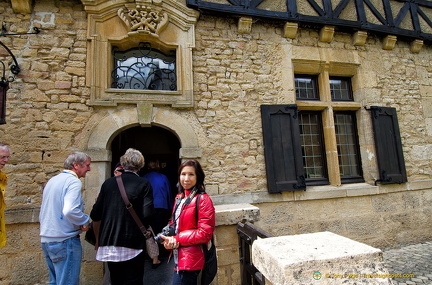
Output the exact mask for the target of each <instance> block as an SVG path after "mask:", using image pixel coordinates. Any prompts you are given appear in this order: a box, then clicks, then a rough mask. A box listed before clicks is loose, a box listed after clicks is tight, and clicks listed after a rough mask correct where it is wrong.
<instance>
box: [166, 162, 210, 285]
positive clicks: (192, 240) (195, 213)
mask: <svg viewBox="0 0 432 285" xmlns="http://www.w3.org/2000/svg"><path fill="white" fill-rule="evenodd" d="M178 173H179V184H178V188H179V194H177V196H176V198H175V204H174V208H173V213H172V217H171V219H170V224H169V225H170V227H171V230H170V232H171V233H170V234H166V235H163V234H162V235H160V237H161V239H162V240H163V245H164V247H165V248H166V249H168V250H172V251H173V255H174V262H175V264H176V267H175V268H174V270H175V273H174V276H173V285H196V284H197V280H198V275H199V273H200V271H201V270H202V268H203V267H204V262H205V258H204V253H203V250H202V247H201V245H202V244H207V243H208V242H209V241H210V240H211V238H212V235H213V232H214V229H215V208H214V206H213V202H212V200H211V198H210V196H209V195H208V194H206V192H205V186H204V178H205V174H204V171H203V169H202V167H201V165H200V163H199V162H198V161H197V160H187V161H185V162H183V163H182V164H181V165H180V167H179V172H178ZM198 197H199V199H197V198H198ZM197 200H199V202H198V205H197V204H196V203H197Z"/></svg>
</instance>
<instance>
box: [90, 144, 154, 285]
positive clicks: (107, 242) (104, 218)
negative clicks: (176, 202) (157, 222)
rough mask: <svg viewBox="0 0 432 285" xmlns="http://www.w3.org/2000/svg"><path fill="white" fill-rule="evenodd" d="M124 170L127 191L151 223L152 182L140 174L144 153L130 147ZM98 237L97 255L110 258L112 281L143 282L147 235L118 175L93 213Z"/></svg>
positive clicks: (102, 192) (118, 283)
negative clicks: (129, 206) (127, 201)
mask: <svg viewBox="0 0 432 285" xmlns="http://www.w3.org/2000/svg"><path fill="white" fill-rule="evenodd" d="M120 163H121V165H122V166H123V169H124V172H123V173H122V174H121V175H120V176H121V178H122V180H123V184H124V187H125V191H126V195H127V196H128V199H129V200H130V203H131V204H132V205H133V208H134V209H135V211H136V213H137V215H138V217H139V218H140V220H141V221H142V223H143V224H144V226H146V227H148V226H149V224H150V219H151V216H152V214H153V194H152V191H153V190H152V187H151V184H150V182H149V181H148V180H147V179H145V178H143V177H140V176H139V175H138V172H139V171H140V169H141V168H142V167H143V166H144V157H143V155H142V154H141V152H140V151H138V150H136V149H132V148H130V149H128V150H127V151H126V153H125V154H124V155H123V156H122V157H120ZM90 217H91V219H92V220H93V224H94V231H95V235H96V237H97V240H96V245H95V249H97V252H96V259H97V260H99V261H103V262H107V263H108V269H109V272H110V278H111V284H112V285H126V284H130V285H132V284H133V285H140V284H143V279H144V262H145V253H146V242H145V238H144V236H143V234H142V232H141V230H140V229H139V227H138V226H137V224H136V222H135V220H134V219H133V218H132V215H131V214H130V213H129V211H128V210H127V208H126V205H125V203H124V201H123V199H122V197H121V194H120V190H119V187H118V184H117V181H116V177H111V178H108V179H107V180H106V181H105V182H104V183H103V184H102V187H101V190H100V193H99V196H98V198H97V200H96V203H95V204H94V205H93V209H92V211H91V213H90Z"/></svg>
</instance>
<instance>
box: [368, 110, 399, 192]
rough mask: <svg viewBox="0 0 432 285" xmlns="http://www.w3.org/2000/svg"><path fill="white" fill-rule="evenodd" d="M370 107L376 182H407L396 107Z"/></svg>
mask: <svg viewBox="0 0 432 285" xmlns="http://www.w3.org/2000/svg"><path fill="white" fill-rule="evenodd" d="M370 109H371V115H372V124H373V129H374V138H375V148H376V152H377V160H378V171H379V175H380V178H379V180H377V181H376V182H380V183H381V184H394V183H404V182H407V181H408V180H407V175H406V170H405V160H404V157H403V151H402V142H401V137H400V131H399V124H398V119H397V115H396V109H395V108H390V107H378V106H372V107H371V108H370Z"/></svg>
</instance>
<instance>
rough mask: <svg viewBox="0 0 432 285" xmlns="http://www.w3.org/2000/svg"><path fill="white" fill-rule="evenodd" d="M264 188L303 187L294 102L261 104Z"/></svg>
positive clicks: (302, 188)
mask: <svg viewBox="0 0 432 285" xmlns="http://www.w3.org/2000/svg"><path fill="white" fill-rule="evenodd" d="M261 118H262V125H263V138H264V152H265V161H266V172H267V182H268V191H269V192H271V193H280V192H283V191H294V190H304V189H305V188H306V185H305V180H304V168H303V156H302V149H301V145H300V131H299V123H298V111H297V106H296V105H261Z"/></svg>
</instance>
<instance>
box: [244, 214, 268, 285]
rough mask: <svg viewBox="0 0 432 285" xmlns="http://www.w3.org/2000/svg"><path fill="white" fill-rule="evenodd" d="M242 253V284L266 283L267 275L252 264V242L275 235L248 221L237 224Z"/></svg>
mask: <svg viewBox="0 0 432 285" xmlns="http://www.w3.org/2000/svg"><path fill="white" fill-rule="evenodd" d="M237 234H238V239H239V253H240V276H241V284H242V285H258V284H259V285H264V284H265V277H264V276H263V275H262V273H261V272H259V271H258V269H256V268H255V266H254V265H253V264H252V243H253V242H254V241H255V240H256V239H257V238H258V237H260V238H268V237H272V236H273V235H272V234H270V233H267V232H265V231H264V230H262V229H261V228H259V227H257V226H255V225H253V224H251V223H249V222H246V223H244V224H243V223H238V224H237Z"/></svg>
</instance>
